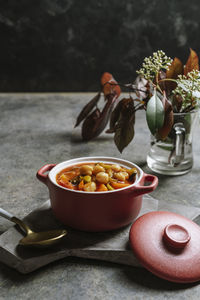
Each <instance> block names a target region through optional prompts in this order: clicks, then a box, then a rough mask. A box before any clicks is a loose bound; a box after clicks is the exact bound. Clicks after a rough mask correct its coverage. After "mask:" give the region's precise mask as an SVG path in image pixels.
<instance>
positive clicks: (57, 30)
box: [0, 0, 200, 91]
mask: <svg viewBox="0 0 200 300" xmlns="http://www.w3.org/2000/svg"><path fill="white" fill-rule="evenodd" d="M0 36H1V43H0V91H93V90H95V89H97V88H98V85H99V78H100V76H101V74H102V73H103V72H104V71H109V72H111V73H113V75H114V76H115V78H116V79H117V80H118V81H120V82H129V81H132V80H133V79H134V78H135V70H136V69H137V68H138V67H139V66H140V64H141V62H142V60H143V58H144V56H147V55H151V53H152V51H154V50H158V49H162V50H164V51H165V52H166V53H167V54H168V55H169V56H171V57H174V56H178V57H179V58H181V59H182V60H183V61H185V60H186V58H187V56H188V54H189V48H190V47H192V48H193V49H194V50H196V51H197V52H198V53H199V54H200V1H199V0H191V1H188V0H176V1H175V0H174V1H173V0H151V1H148V0H96V1H95V0H85V1H84V0H18V1H13V0H6V1H5V0H0Z"/></svg>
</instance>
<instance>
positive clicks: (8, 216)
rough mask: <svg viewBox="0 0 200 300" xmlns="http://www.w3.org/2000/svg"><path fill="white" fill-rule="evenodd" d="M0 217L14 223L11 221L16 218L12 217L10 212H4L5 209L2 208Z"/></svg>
mask: <svg viewBox="0 0 200 300" xmlns="http://www.w3.org/2000/svg"><path fill="white" fill-rule="evenodd" d="M0 216H1V217H3V218H6V219H8V220H10V221H12V220H11V219H12V218H13V217H14V216H13V215H11V214H10V213H9V212H8V211H6V210H4V209H3V208H0Z"/></svg>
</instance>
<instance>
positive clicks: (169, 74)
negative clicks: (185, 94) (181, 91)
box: [166, 57, 183, 79]
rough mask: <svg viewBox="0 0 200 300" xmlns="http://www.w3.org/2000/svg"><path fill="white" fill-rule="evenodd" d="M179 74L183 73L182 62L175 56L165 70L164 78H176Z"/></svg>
mask: <svg viewBox="0 0 200 300" xmlns="http://www.w3.org/2000/svg"><path fill="white" fill-rule="evenodd" d="M180 74H183V64H182V62H181V61H180V59H179V58H177V57H175V58H174V60H173V62H172V64H171V65H170V67H169V70H167V71H166V78H173V79H176V78H177V77H178V75H180Z"/></svg>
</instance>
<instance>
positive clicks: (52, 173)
mask: <svg viewBox="0 0 200 300" xmlns="http://www.w3.org/2000/svg"><path fill="white" fill-rule="evenodd" d="M92 162H94V163H96V162H104V163H112V164H119V165H122V166H124V167H127V168H130V169H131V168H136V169H137V170H138V174H137V175H136V176H137V178H136V180H135V182H134V183H133V184H131V185H130V186H127V187H124V188H121V189H118V190H112V191H104V192H85V191H77V190H71V189H68V188H65V187H63V186H61V185H59V184H58V183H57V182H56V175H57V174H58V173H59V172H60V171H62V170H63V169H65V168H67V167H69V166H73V165H77V164H80V163H86V164H87V163H92ZM143 173H144V172H143V171H142V169H141V168H140V167H138V165H136V164H134V163H132V162H130V161H128V160H125V159H121V158H116V157H109V156H91V157H78V158H73V159H70V160H66V161H63V162H61V163H58V164H57V165H56V166H55V167H54V168H53V169H51V171H50V172H49V174H48V178H49V180H50V181H51V182H52V183H53V184H54V185H56V186H57V187H59V188H61V189H64V190H66V191H70V192H73V193H84V194H105V193H106V194H107V193H116V192H119V191H122V190H126V189H130V188H131V187H133V186H135V185H137V184H138V182H140V180H141V178H142V176H143Z"/></svg>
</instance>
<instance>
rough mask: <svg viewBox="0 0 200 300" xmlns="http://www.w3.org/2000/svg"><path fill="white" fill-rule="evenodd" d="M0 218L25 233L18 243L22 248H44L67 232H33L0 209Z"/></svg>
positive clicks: (57, 230)
mask: <svg viewBox="0 0 200 300" xmlns="http://www.w3.org/2000/svg"><path fill="white" fill-rule="evenodd" d="M0 216H2V217H4V218H6V219H8V220H9V221H11V222H13V223H15V224H17V225H19V226H20V228H22V229H23V230H24V231H25V232H26V236H25V237H24V238H23V239H21V240H20V241H19V245H23V246H36V247H45V246H50V245H52V244H55V243H57V242H58V241H59V240H60V239H61V238H63V237H64V236H65V235H66V234H67V231H66V230H64V229H56V230H50V231H42V232H33V231H32V230H31V229H30V228H29V226H28V225H26V224H25V223H24V222H23V221H22V220H20V219H18V218H16V217H15V216H13V215H11V214H10V213H9V212H7V211H6V210H4V209H2V208H0Z"/></svg>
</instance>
